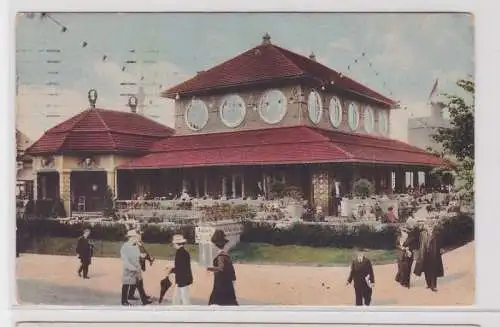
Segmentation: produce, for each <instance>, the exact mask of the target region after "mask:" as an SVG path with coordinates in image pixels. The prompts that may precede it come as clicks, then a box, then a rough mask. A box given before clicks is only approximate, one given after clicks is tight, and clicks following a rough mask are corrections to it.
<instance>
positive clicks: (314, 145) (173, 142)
mask: <svg viewBox="0 0 500 327" xmlns="http://www.w3.org/2000/svg"><path fill="white" fill-rule="evenodd" d="M150 151H151V153H150V154H148V155H145V156H143V157H141V158H137V159H135V160H131V161H129V162H127V163H125V164H123V165H122V166H121V167H120V168H123V169H127V168H174V167H190V166H224V165H240V166H241V165H270V164H298V163H330V162H331V163H333V162H359V163H380V164H402V165H423V166H441V165H444V162H443V161H442V160H441V159H440V158H438V157H436V156H435V155H433V154H430V153H428V152H426V151H424V150H423V149H420V148H417V147H414V146H411V145H408V144H406V143H404V142H400V141H396V140H392V139H389V138H383V137H375V136H368V135H363V134H353V133H345V132H340V131H327V130H323V129H318V128H314V127H308V126H294V127H281V128H268V129H260V130H250V131H239V132H226V133H213V134H204V135H200V134H198V135H184V136H172V137H170V138H168V139H165V140H162V141H158V142H156V143H155V144H154V145H153V146H152V147H151V150H150Z"/></svg>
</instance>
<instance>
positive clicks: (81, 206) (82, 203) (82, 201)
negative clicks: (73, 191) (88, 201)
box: [76, 195, 85, 211]
mask: <svg viewBox="0 0 500 327" xmlns="http://www.w3.org/2000/svg"><path fill="white" fill-rule="evenodd" d="M76 209H77V211H85V196H83V195H82V196H79V197H78V202H77V204H76Z"/></svg>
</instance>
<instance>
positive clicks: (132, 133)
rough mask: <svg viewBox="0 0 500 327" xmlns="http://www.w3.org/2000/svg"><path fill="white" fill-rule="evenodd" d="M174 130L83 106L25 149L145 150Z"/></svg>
mask: <svg viewBox="0 0 500 327" xmlns="http://www.w3.org/2000/svg"><path fill="white" fill-rule="evenodd" d="M173 133H174V130H173V129H171V128H169V127H167V126H164V125H162V124H159V123H157V122H155V121H153V120H151V119H148V118H146V117H144V116H141V115H138V114H134V113H130V112H123V111H116V110H105V109H93V108H92V109H87V110H85V111H83V112H81V113H79V114H77V115H75V116H73V117H71V118H70V119H68V120H65V121H64V122H62V123H60V124H58V125H56V126H55V127H53V128H51V129H49V130H48V131H47V132H45V134H43V135H42V137H41V138H40V139H38V141H36V142H35V143H33V145H32V146H31V147H29V148H28V149H27V152H28V153H29V154H32V155H36V154H53V153H64V152H72V151H91V152H111V153H114V152H139V153H141V152H146V151H147V150H148V148H149V147H150V146H151V145H152V144H153V143H154V142H156V141H158V140H161V139H164V138H165V137H168V136H170V135H172V134H173Z"/></svg>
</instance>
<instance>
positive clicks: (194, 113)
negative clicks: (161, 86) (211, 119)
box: [184, 99, 208, 131]
mask: <svg viewBox="0 0 500 327" xmlns="http://www.w3.org/2000/svg"><path fill="white" fill-rule="evenodd" d="M184 120H185V121H186V125H187V126H188V127H189V128H190V129H192V130H193V131H199V130H201V129H202V128H204V127H205V126H206V125H207V123H208V108H207V105H206V104H205V102H203V101H202V100H197V99H193V100H192V101H191V102H190V103H189V105H188V106H187V107H186V112H185V114H184Z"/></svg>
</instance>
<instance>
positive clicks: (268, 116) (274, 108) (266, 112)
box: [259, 90, 287, 124]
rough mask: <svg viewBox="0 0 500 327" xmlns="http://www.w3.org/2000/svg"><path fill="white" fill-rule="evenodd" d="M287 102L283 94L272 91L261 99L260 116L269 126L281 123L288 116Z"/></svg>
mask: <svg viewBox="0 0 500 327" xmlns="http://www.w3.org/2000/svg"><path fill="white" fill-rule="evenodd" d="M286 106H287V101H286V97H285V95H284V94H283V92H281V91H279V90H270V91H267V92H266V93H264V95H263V96H262V97H261V98H260V104H259V115H260V117H261V118H262V120H264V121H265V122H266V123H268V124H277V123H279V122H280V121H281V120H282V119H283V118H284V117H285V115H286V109H287V108H286Z"/></svg>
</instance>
